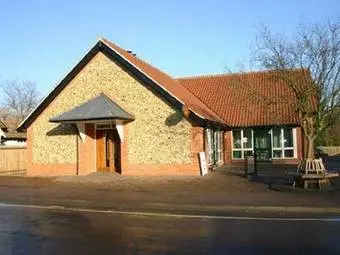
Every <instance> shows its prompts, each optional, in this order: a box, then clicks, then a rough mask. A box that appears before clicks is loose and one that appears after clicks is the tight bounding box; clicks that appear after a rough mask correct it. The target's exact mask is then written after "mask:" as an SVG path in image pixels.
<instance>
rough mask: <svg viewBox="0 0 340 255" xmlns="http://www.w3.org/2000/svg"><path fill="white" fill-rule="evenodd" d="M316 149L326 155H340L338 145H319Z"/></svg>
mask: <svg viewBox="0 0 340 255" xmlns="http://www.w3.org/2000/svg"><path fill="white" fill-rule="evenodd" d="M318 149H320V150H321V151H322V152H324V153H326V154H327V155H328V156H340V146H319V147H318Z"/></svg>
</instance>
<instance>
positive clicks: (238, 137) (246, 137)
mask: <svg viewBox="0 0 340 255" xmlns="http://www.w3.org/2000/svg"><path fill="white" fill-rule="evenodd" d="M251 155H253V130H252V129H250V128H247V129H235V130H233V159H244V158H246V157H248V156H251Z"/></svg>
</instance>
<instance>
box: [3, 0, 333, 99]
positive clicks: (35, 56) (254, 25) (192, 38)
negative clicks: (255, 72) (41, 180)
mask: <svg viewBox="0 0 340 255" xmlns="http://www.w3.org/2000/svg"><path fill="white" fill-rule="evenodd" d="M339 16H340V1H339V0H322V1H321V0H309V1H307V0H304V1H303V0H300V1H299V0H295V1H293V0H282V1H281V0H277V1H274V0H257V1H255V0H253V1H251V0H249V1H246V0H244V1H241V0H239V1H236V0H235V1H227V0H224V1H223V0H221V1H218V0H206V1H200V0H187V1H185V0H168V1H165V0H164V1H162V0H149V1H147V0H139V1H138V0H135V1H105V0H101V1H93V0H91V1H86V0H83V1H71V0H69V1H64V0H58V1H52V0H51V1H35V0H30V1H20V0H0V31H1V35H0V82H1V81H3V80H11V79H18V80H32V81H34V82H36V84H37V86H38V89H39V91H40V92H41V93H42V94H46V93H47V92H48V91H49V90H51V89H52V88H53V87H54V86H55V85H56V83H57V82H58V81H59V80H60V79H61V78H63V76H64V75H65V74H66V73H67V72H68V71H69V70H70V69H71V68H72V67H73V66H74V65H75V63H76V62H77V61H78V60H79V59H80V58H81V57H82V56H83V55H84V54H85V53H86V51H87V50H88V49H89V47H90V46H91V45H92V44H93V43H94V42H95V40H96V38H97V36H104V37H106V38H108V39H110V40H111V41H113V42H115V43H116V44H118V45H120V46H121V47H123V48H126V49H131V50H133V51H134V52H135V53H136V54H137V55H138V56H139V57H141V58H143V59H144V60H146V61H148V62H150V63H151V64H153V65H155V66H157V67H158V68H160V69H162V70H164V71H166V72H167V73H169V74H170V75H173V76H175V77H179V76H190V75H199V74H210V73H222V72H226V70H227V67H228V68H234V67H236V66H237V65H238V63H240V62H244V61H246V60H247V59H248V57H249V54H250V45H251V43H252V41H253V40H254V37H255V34H256V31H257V29H258V27H259V25H260V24H267V25H269V27H270V28H271V29H272V30H273V31H276V32H285V33H287V34H290V33H292V32H293V31H294V29H295V27H296V25H297V23H299V21H306V22H310V21H315V20H318V19H323V18H327V17H339Z"/></svg>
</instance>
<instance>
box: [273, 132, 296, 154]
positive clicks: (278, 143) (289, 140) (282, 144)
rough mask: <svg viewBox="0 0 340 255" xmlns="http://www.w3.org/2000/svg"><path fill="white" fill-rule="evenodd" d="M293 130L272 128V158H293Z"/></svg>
mask: <svg viewBox="0 0 340 255" xmlns="http://www.w3.org/2000/svg"><path fill="white" fill-rule="evenodd" d="M293 139H294V136H293V128H273V129H272V144H273V158H293V157H294V141H293Z"/></svg>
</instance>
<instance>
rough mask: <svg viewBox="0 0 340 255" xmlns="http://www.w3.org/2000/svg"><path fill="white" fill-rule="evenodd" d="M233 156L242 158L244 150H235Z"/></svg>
mask: <svg viewBox="0 0 340 255" xmlns="http://www.w3.org/2000/svg"><path fill="white" fill-rule="evenodd" d="M233 158H242V151H233Z"/></svg>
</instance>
